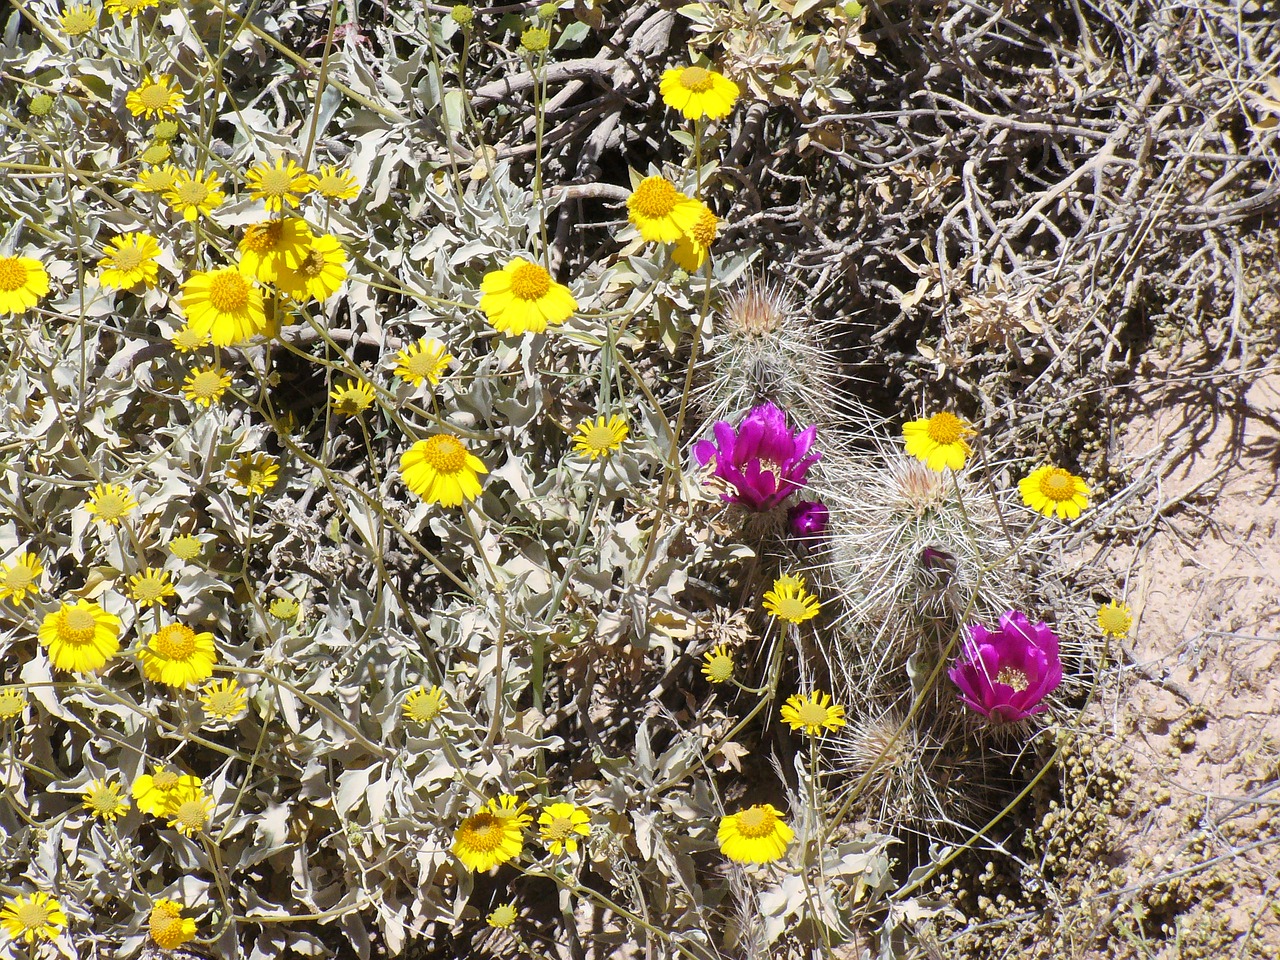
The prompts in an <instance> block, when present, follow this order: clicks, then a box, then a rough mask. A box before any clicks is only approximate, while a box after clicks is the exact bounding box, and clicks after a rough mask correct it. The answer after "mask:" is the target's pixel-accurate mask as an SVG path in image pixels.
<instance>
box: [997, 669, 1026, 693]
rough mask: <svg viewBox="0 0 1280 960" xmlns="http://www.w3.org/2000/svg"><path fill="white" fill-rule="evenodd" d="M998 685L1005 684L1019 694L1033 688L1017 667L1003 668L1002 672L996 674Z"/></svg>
mask: <svg viewBox="0 0 1280 960" xmlns="http://www.w3.org/2000/svg"><path fill="white" fill-rule="evenodd" d="M996 683H1003V684H1004V685H1005V686H1008V687H1013V689H1015V690H1017V691H1019V692H1021V691H1023V690H1025V689H1027V687H1029V686H1031V682H1030V681H1029V680H1028V679H1027V675H1026V674H1025V673H1023V672H1022V671H1021V670H1019V669H1018V668H1017V667H1001V668H1000V672H999V673H997V674H996Z"/></svg>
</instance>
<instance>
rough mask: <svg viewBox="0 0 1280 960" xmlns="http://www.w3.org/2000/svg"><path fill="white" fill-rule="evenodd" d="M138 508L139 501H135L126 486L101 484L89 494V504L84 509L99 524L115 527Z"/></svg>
mask: <svg viewBox="0 0 1280 960" xmlns="http://www.w3.org/2000/svg"><path fill="white" fill-rule="evenodd" d="M137 506H138V501H137V500H135V499H133V494H131V493H130V492H129V488H128V487H126V486H125V485H124V484H122V483H100V484H98V485H97V486H96V487H94V488H93V492H92V493H90V494H89V502H88V503H86V504H85V505H84V508H85V509H86V510H88V511H89V513H90V514H91V515H92V516H94V517H96V518H97V519H98V521H99V522H101V523H105V524H108V525H110V526H114V525H116V524H118V523H119V522H120V521H121V519H123V518H124V517H126V516H128V515H129V514H130V513H132V512H133V511H134V510H135V509H137Z"/></svg>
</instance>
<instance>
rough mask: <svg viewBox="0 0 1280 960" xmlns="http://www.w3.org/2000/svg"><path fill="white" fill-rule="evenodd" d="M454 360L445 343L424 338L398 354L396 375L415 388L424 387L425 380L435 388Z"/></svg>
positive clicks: (431, 338) (432, 338)
mask: <svg viewBox="0 0 1280 960" xmlns="http://www.w3.org/2000/svg"><path fill="white" fill-rule="evenodd" d="M452 360H453V357H452V356H451V355H450V354H449V351H448V350H446V349H445V345H444V344H443V343H441V342H440V341H439V340H437V339H435V338H434V337H423V338H422V339H421V340H419V341H418V342H417V343H414V344H410V345H409V346H407V347H405V348H404V349H403V350H401V351H400V352H399V353H397V354H396V369H395V374H396V376H397V377H399V378H400V379H401V380H405V381H407V382H409V383H411V384H413V385H414V386H415V387H420V386H422V381H423V380H426V381H427V382H428V383H430V384H431V385H432V386H433V387H434V386H435V385H436V384H437V383H439V382H440V376H441V374H443V373H444V371H445V368H446V367H447V366H449V364H450V362H452Z"/></svg>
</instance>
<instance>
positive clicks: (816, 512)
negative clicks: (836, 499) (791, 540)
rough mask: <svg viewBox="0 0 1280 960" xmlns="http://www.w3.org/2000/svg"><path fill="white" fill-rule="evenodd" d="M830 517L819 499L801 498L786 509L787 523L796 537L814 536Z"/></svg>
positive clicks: (823, 528)
mask: <svg viewBox="0 0 1280 960" xmlns="http://www.w3.org/2000/svg"><path fill="white" fill-rule="evenodd" d="M830 519H831V511H830V510H828V509H827V505H826V504H825V503H823V502H822V501H821V500H801V501H800V502H799V503H797V504H796V505H795V506H793V507H792V508H791V509H790V510H788V511H787V525H788V526H789V527H790V528H791V532H792V533H793V534H795V535H796V536H797V537H816V536H817V535H818V534H820V533H822V531H823V530H825V529H827V522H828V521H829V520H830Z"/></svg>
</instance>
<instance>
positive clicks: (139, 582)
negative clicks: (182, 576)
mask: <svg viewBox="0 0 1280 960" xmlns="http://www.w3.org/2000/svg"><path fill="white" fill-rule="evenodd" d="M176 593H177V591H175V590H174V589H173V583H172V582H171V580H170V578H169V571H168V570H162V569H160V568H159V567H147V568H146V569H145V570H143V571H142V572H141V573H138V574H135V575H134V576H132V577H130V578H129V599H130V600H132V601H133V602H134V603H136V604H137V605H138V606H139V607H141V608H143V609H146V608H147V607H150V606H153V605H154V604H157V603H158V604H160V606H162V607H163V606H164V604H165V601H166V600H168V599H169V598H170V597H172V596H175V595H176Z"/></svg>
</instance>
